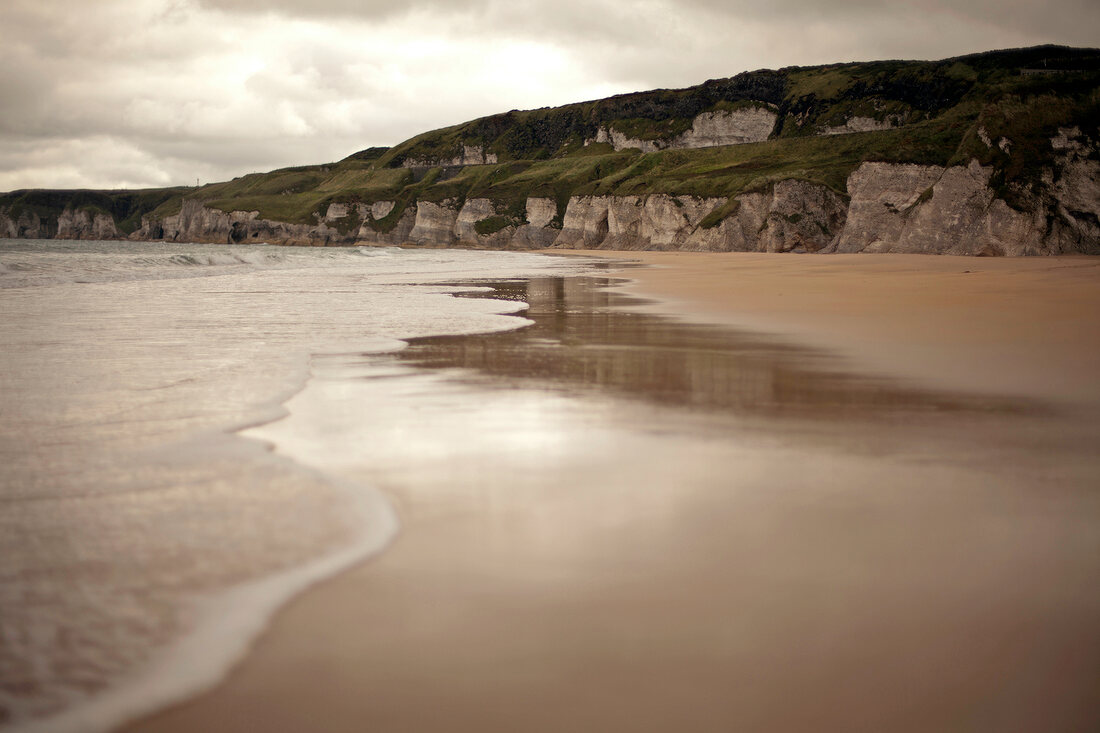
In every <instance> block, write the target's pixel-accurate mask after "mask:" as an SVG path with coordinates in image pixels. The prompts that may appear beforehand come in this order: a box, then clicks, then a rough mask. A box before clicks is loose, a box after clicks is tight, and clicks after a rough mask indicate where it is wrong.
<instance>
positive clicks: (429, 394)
mask: <svg viewBox="0 0 1100 733" xmlns="http://www.w3.org/2000/svg"><path fill="white" fill-rule="evenodd" d="M600 254H601V255H602V254H604V253H600ZM608 254H611V255H615V256H617V253H608ZM625 256H627V257H629V258H639V259H644V260H645V261H647V262H653V263H656V264H659V265H661V266H662V267H661V268H653V269H644V270H631V271H629V273H628V276H629V277H631V278H635V279H636V280H637V284H636V285H634V286H632V288H631V290H633V291H635V292H639V293H647V294H653V295H656V296H659V297H665V298H675V299H676V300H675V301H674V302H673V301H667V302H666V303H665V304H664V305H662V306H660V307H657V308H654V307H651V306H643V305H641V304H639V303H637V302H632V301H630V300H629V299H624V298H623V297H622V296H620V295H617V294H616V292H615V291H614V290H609V289H608V288H606V287H604V286H605V285H606V284H607V283H603V282H600V281H595V280H589V281H582V280H579V279H567V280H563V279H560V278H546V279H541V280H535V281H529V282H519V283H515V282H513V283H498V284H496V285H495V286H494V287H495V295H496V296H497V297H509V298H523V299H525V300H527V301H528V302H530V303H531V304H532V307H531V311H530V313H529V317H530V318H532V319H533V320H534V321H535V323H534V325H533V326H531V327H529V328H526V329H522V330H520V331H516V332H511V333H503V334H493V335H487V336H474V337H462V338H458V337H449V338H434V339H424V340H421V341H416V342H414V343H413V344H412V345H411V346H410V348H409V349H407V350H406V351H404V352H401V353H400V354H396V355H390V356H387V357H384V358H378V357H375V358H369V359H368V358H355V357H346V356H345V357H332V358H330V359H329V360H327V361H325V360H322V362H321V363H320V364H319V365H318V366H317V368H316V370H315V374H316V376H315V379H314V382H313V383H312V384H311V387H310V389H307V390H306V391H305V392H304V393H302V394H301V395H299V396H298V397H296V398H295V399H294V400H291V402H290V403H288V405H287V407H288V409H289V410H290V412H291V415H292V418H291V419H289V420H286V421H283V422H282V423H275V424H273V425H271V426H268V427H267V428H266V429H262V430H260V431H257V432H256V435H255V437H260V438H263V439H265V440H271V441H273V442H274V443H275V444H276V445H278V446H279V449H280V450H281V451H286V452H287V453H288V455H291V456H293V457H295V459H296V460H299V461H303V462H307V464H308V462H310V461H312V462H314V465H318V466H325V467H326V468H327V470H329V471H333V472H336V473H337V474H338V475H340V476H341V477H343V478H345V479H347V480H349V481H363V482H370V483H372V484H374V485H377V486H379V487H380V488H382V489H383V490H385V491H386V492H387V494H388V495H390V496H391V497H392V498H393V500H394V503H395V505H396V507H397V509H398V512H399V514H400V516H401V520H402V524H403V530H402V533H401V535H400V536H399V538H398V540H397V542H396V543H395V544H394V546H393V547H392V548H391V549H390V550H388V551H387V552H386V553H384V554H383V555H382V556H381V557H379V558H378V559H376V560H375V561H372V562H369V563H367V564H364V565H363V566H361V567H359V568H357V569H355V570H353V571H351V572H349V573H346V574H344V575H342V576H340V577H338V578H336V579H334V580H332V581H329V582H326V583H324V584H322V585H320V586H318V587H316V588H314V589H313V590H311V591H310V592H308V593H306V594H304V595H303V596H302V597H300V598H299V599H297V600H296V601H295V602H293V603H291V604H290V605H289V606H288V607H287V608H286V609H284V611H283V612H281V613H280V614H279V615H278V617H277V618H276V620H275V622H274V624H273V625H272V628H271V629H270V631H269V632H268V633H267V634H266V636H265V637H264V638H263V639H262V640H261V641H260V643H259V644H258V645H257V647H256V648H255V649H254V651H253V652H252V653H251V654H250V655H249V657H248V658H247V659H246V660H244V662H243V663H242V664H241V665H240V666H239V667H238V668H237V669H236V670H235V671H233V672H232V673H231V675H230V677H229V679H228V680H227V681H226V682H225V683H224V684H223V685H221V686H220V687H218V688H217V689H215V690H213V691H211V692H210V693H208V694H205V695H202V696H200V697H198V698H197V699H195V700H193V701H191V702H189V703H187V704H184V705H182V706H179V707H177V708H174V709H171V710H168V711H164V712H162V713H160V714H158V715H155V716H153V717H151V718H148V719H146V720H143V721H140V722H139V723H137V724H135V725H134V726H131V727H130V728H128V729H127V730H134V731H192V730H205V731H237V730H251V729H257V730H267V731H300V730H328V731H353V730H354V731H360V730H373V731H429V730H453V731H505V730H507V731H512V730H524V731H561V730H594V731H595V730H599V731H668V730H691V731H729V730H761V731H764V730H766V731H803V730H814V731H881V730H891V731H927V730H953V731H988V730H998V731H1034V730H1065V731H1078V730H1080V731H1085V730H1089V729H1090V728H1091V726H1092V725H1093V724H1094V723H1095V721H1096V720H1097V719H1098V717H1100V703H1098V702H1097V700H1096V697H1095V690H1096V689H1097V684H1098V682H1100V673H1098V663H1100V628H1098V627H1097V624H1096V623H1095V620H1096V618H1100V591H1098V590H1097V587H1096V583H1095V579H1096V577H1098V572H1100V496H1098V492H1097V491H1096V488H1095V487H1096V484H1097V478H1098V477H1100V460H1098V459H1097V457H1096V455H1095V453H1096V452H1095V449H1094V446H1093V442H1094V436H1095V435H1096V428H1097V425H1098V421H1097V414H1096V412H1097V411H1096V410H1095V407H1094V406H1095V402H1096V397H1097V392H1096V386H1095V385H1093V384H1090V383H1087V382H1088V380H1087V379H1085V376H1086V373H1087V372H1088V370H1089V368H1090V366H1091V368H1092V371H1091V374H1093V375H1095V373H1096V370H1095V365H1096V363H1097V362H1096V359H1097V354H1098V351H1100V350H1098V346H1097V329H1096V327H1095V326H1093V325H1092V324H1091V323H1090V321H1089V319H1090V317H1092V316H1093V315H1094V314H1095V313H1097V312H1098V311H1097V309H1096V306H1097V305H1100V302H1098V292H1097V285H1096V284H1095V279H1096V273H1097V272H1098V270H1097V264H1098V263H1097V261H1096V260H1094V259H1075V260H1054V259H1051V260H1011V261H996V262H993V263H992V264H987V263H988V262H991V261H987V260H971V259H955V258H935V257H928V258H919V257H918V258H896V257H884V258H879V257H865V258H852V259H851V260H850V261H847V260H848V258H799V257H786V256H780V257H768V256H763V257H758V256H753V255H749V256H746V257H745V258H741V257H739V256H732V257H731V256H715V255H667V254H662V253H653V254H650V253H628V254H627V255H625ZM1002 263H1005V264H1002ZM959 268H961V269H962V270H966V269H969V270H972V272H971V273H963V272H961V271H960V269H959ZM971 275H975V276H976V277H971ZM964 278H965V279H964ZM659 311H664V312H671V313H673V314H675V315H676V316H677V318H676V319H669V318H667V317H662V316H659V315H657V312H659ZM692 319H694V320H696V321H699V322H707V321H709V322H712V323H722V324H725V325H723V326H721V327H718V326H707V325H693V324H692V323H691V322H690V321H691V320H692ZM732 324H739V325H740V326H743V327H744V326H756V327H758V328H760V327H763V328H765V330H764V331H756V330H744V329H743V328H742V329H737V328H733V327H731V326H732ZM768 327H770V329H771V330H773V331H779V332H780V333H781V334H782V335H781V336H779V337H774V336H770V335H768V334H767V328H768ZM800 335H804V336H806V338H804V339H800V338H799V336H800ZM800 341H806V342H809V343H810V344H811V345H812V346H811V347H809V348H807V347H805V346H802V345H800V343H799V342H800ZM828 346H832V347H834V348H826V347H828ZM963 367H966V368H963ZM973 369H977V370H978V371H977V373H976V374H975V373H974V372H973V371H972V370H973ZM295 416H298V417H299V418H301V419H299V420H297V422H296V421H295V419H294V417H295Z"/></svg>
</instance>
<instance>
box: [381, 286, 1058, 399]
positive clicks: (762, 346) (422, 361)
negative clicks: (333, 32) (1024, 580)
mask: <svg viewBox="0 0 1100 733" xmlns="http://www.w3.org/2000/svg"><path fill="white" fill-rule="evenodd" d="M615 282H616V281H614V280H612V279H608V278H581V277H573V278H565V277H546V278H534V279H529V280H512V281H486V282H466V283H454V285H458V286H462V287H471V288H474V287H477V288H481V289H479V290H476V291H473V292H468V293H465V294H464V295H465V297H492V298H500V299H506V300H518V301H524V302H526V303H528V305H529V308H528V310H527V311H526V313H525V314H524V315H526V317H527V318H528V319H530V320H531V321H533V325H531V326H530V327H528V328H523V329H518V330H515V331H508V332H503V333H492V334H485V335H477V336H443V337H433V338H426V339H417V340H413V341H411V342H410V345H409V348H408V349H406V350H405V351H403V352H401V353H400V354H399V355H397V358H399V359H400V360H401V361H402V362H405V363H408V364H413V365H416V366H421V367H427V368H455V367H458V368H466V369H471V370H476V372H478V373H480V374H484V375H491V376H492V377H494V378H496V379H497V380H500V379H501V378H503V380H504V382H505V383H506V384H517V383H523V384H525V386H531V384H530V383H531V382H538V383H541V384H543V385H544V386H545V385H553V386H554V387H556V388H563V389H604V390H611V391H614V392H616V393H620V394H626V395H629V396H632V397H640V398H644V399H647V400H651V401H655V402H658V403H661V404H666V405H680V406H689V407H692V408H694V409H715V410H726V411H734V412H737V413H744V414H752V415H759V416H768V415H807V416H810V415H826V414H833V413H837V412H839V413H842V414H844V415H847V416H852V415H853V414H863V415H864V416H884V415H892V414H896V413H899V412H914V411H920V412H928V411H943V410H950V411H978V412H997V413H1003V412H1022V411H1034V410H1037V409H1038V408H1037V407H1036V406H1035V405H1032V404H1029V403H1027V402H1025V401H1024V400H1009V399H997V398H991V397H988V396H975V395H964V394H951V393H946V392H936V391H932V390H926V389H918V388H915V387H910V386H907V385H904V384H902V383H899V382H897V381H895V380H891V379H886V378H876V377H871V376H867V375H860V374H854V373H851V372H846V371H843V370H842V367H841V364H840V363H839V360H838V359H836V357H833V356H831V355H829V354H825V353H822V352H819V351H814V350H811V349H808V348H804V347H798V346H794V345H791V344H787V343H783V342H782V341H780V340H778V339H775V338H769V337H767V336H765V335H760V334H752V333H748V332H743V331H736V330H734V329H731V328H721V327H716V326H706V325H697V324H690V323H684V322H679V321H673V320H671V319H669V318H664V317H661V316H657V315H653V314H650V313H645V312H640V311H638V310H629V309H628V308H629V306H630V305H632V304H637V303H638V302H639V301H637V300H636V299H633V298H630V297H628V296H624V295H622V294H620V293H617V292H615V291H614V290H613V289H612V288H611V286H612V285H614V284H615ZM485 287H489V288H491V289H492V292H491V293H486V292H485V291H484V289H483V288H485Z"/></svg>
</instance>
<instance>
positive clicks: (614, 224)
mask: <svg viewBox="0 0 1100 733" xmlns="http://www.w3.org/2000/svg"><path fill="white" fill-rule="evenodd" d="M1098 81H1100V51H1098V50H1096V49H1069V48H1063V47H1053V46H1044V47H1037V48H1030V49H1018V50H1009V51H993V52H989V53H983V54H977V55H973V56H965V57H959V58H954V59H947V60H943V61H931V62H923V61H919V62H914V61H880V62H869V63H853V64H835V65H829V66H820V67H811V68H794V67H792V68H787V69H780V70H778V71H769V70H762V71H754V72H746V73H743V74H739V75H737V76H734V77H731V78H729V79H719V80H711V81H708V82H705V83H704V84H700V85H698V86H694V87H690V88H687V89H679V90H656V91H651V92H641V93H636V94H628V95H620V96H616V97H611V98H608V99H603V100H597V101H592V102H584V103H579V104H572V105H567V106H564V107H556V108H544V109H538V110H528V111H516V110H513V111H511V112H506V113H502V114H498V115H493V116H490V117H484V118H481V119H477V120H473V121H470V122H467V123H464V124H461V125H456V126H454V127H449V128H445V129H442V130H435V131H431V132H427V133H424V134H422V135H418V136H416V137H414V138H411V139H409V140H407V141H405V142H403V143H401V144H399V145H397V146H395V147H393V148H391V149H381V148H374V149H370V150H365V151H362V152H360V153H356V154H354V155H352V156H349V157H348V158H346V159H344V160H342V161H340V162H338V163H332V164H328V165H318V166H307V167H300V168H289V169H282V170H277V171H272V172H270V173H264V174H253V175H249V176H243V177H241V178H237V179H234V180H232V181H228V182H225V183H218V184H211V185H207V186H203V187H202V188H190V189H161V190H155V191H142V192H89V191H82V192H59V191H17V192H13V193H10V194H5V195H3V196H0V236H47V237H49V236H57V237H74V238H104V237H113V236H118V237H131V238H138V239H169V240H185V239H186V240H198V241H220V242H226V241H234V242H240V241H268V242H280V243H312V244H354V243H390V244H404V243H417V244H425V245H437V246H448V245H455V244H462V245H470V246H490V247H546V246H552V245H556V246H570V247H605V248H650V249H708V250H759V251H790V250H796V251H842V252H861V251H910V252H953V253H968V254H1039V253H1062V252H1087V253H1100V146H1098V143H1100V84H1098Z"/></svg>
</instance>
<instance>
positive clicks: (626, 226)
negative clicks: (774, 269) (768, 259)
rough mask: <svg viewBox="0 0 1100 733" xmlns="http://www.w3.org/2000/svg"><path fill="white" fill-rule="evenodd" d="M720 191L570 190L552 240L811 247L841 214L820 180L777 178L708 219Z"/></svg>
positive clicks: (589, 244)
mask: <svg viewBox="0 0 1100 733" xmlns="http://www.w3.org/2000/svg"><path fill="white" fill-rule="evenodd" d="M727 203H728V202H727V199H722V198H696V197H693V196H668V195H665V194H652V195H649V196H578V197H575V198H573V199H570V201H569V207H568V208H567V209H566V212H565V220H564V223H563V225H562V230H561V233H560V234H559V235H558V237H557V238H556V239H555V240H554V246H556V247H569V248H579V249H662V250H674V249H683V250H704V251H719V252H729V251H752V252H788V251H799V252H817V251H819V250H821V249H824V248H825V247H827V246H828V245H829V244H830V242H831V241H832V239H833V237H835V236H836V234H837V233H838V231H839V230H840V228H841V227H842V226H843V224H844V220H845V208H844V200H843V198H842V197H841V196H840V195H838V194H836V193H834V192H833V191H830V190H829V189H827V188H825V187H824V186H820V185H816V184H812V183H805V182H803V181H793V180H792V181H781V182H780V183H778V184H776V185H775V186H774V187H772V188H771V189H770V190H768V191H764V192H754V193H746V194H742V195H741V196H738V197H736V199H734V201H733V202H732V206H729V207H728V208H729V211H730V213H729V214H728V215H727V216H725V217H724V218H722V219H721V220H720V221H718V222H716V223H715V224H714V225H713V226H704V225H703V223H704V220H705V219H706V218H707V217H708V215H711V214H714V213H717V212H718V210H720V209H722V208H723V207H727Z"/></svg>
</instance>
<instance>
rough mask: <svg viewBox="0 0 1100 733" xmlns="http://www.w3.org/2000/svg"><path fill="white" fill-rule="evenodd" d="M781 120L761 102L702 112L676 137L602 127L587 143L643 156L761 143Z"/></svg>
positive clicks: (770, 108)
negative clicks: (634, 134) (645, 135)
mask: <svg viewBox="0 0 1100 733" xmlns="http://www.w3.org/2000/svg"><path fill="white" fill-rule="evenodd" d="M777 119H779V116H778V114H776V112H775V110H774V109H773V108H772V107H771V106H769V105H767V104H765V103H763V102H761V103H759V105H753V106H748V107H744V108H741V109H735V110H715V111H711V112H701V113H699V114H698V115H696V116H695V118H694V119H693V120H692V123H691V128H690V129H688V130H686V131H685V132H682V133H680V134H679V135H676V136H675V137H672V138H668V139H665V138H660V137H656V138H649V139H641V138H632V137H630V136H629V135H627V134H626V133H624V132H620V131H619V130H617V129H615V128H614V127H613V126H607V127H600V128H599V130H597V131H596V136H595V137H594V138H591V139H589V140H586V141H585V145H590V144H591V143H610V144H611V146H612V147H613V148H614V149H615V150H626V149H629V148H637V149H638V150H641V151H642V152H643V153H652V152H656V151H658V150H682V149H692V148H710V147H718V146H721V145H740V144H742V143H758V142H763V141H764V140H767V139H768V136H769V135H771V133H772V130H773V129H774V128H775V123H776V120H777Z"/></svg>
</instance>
